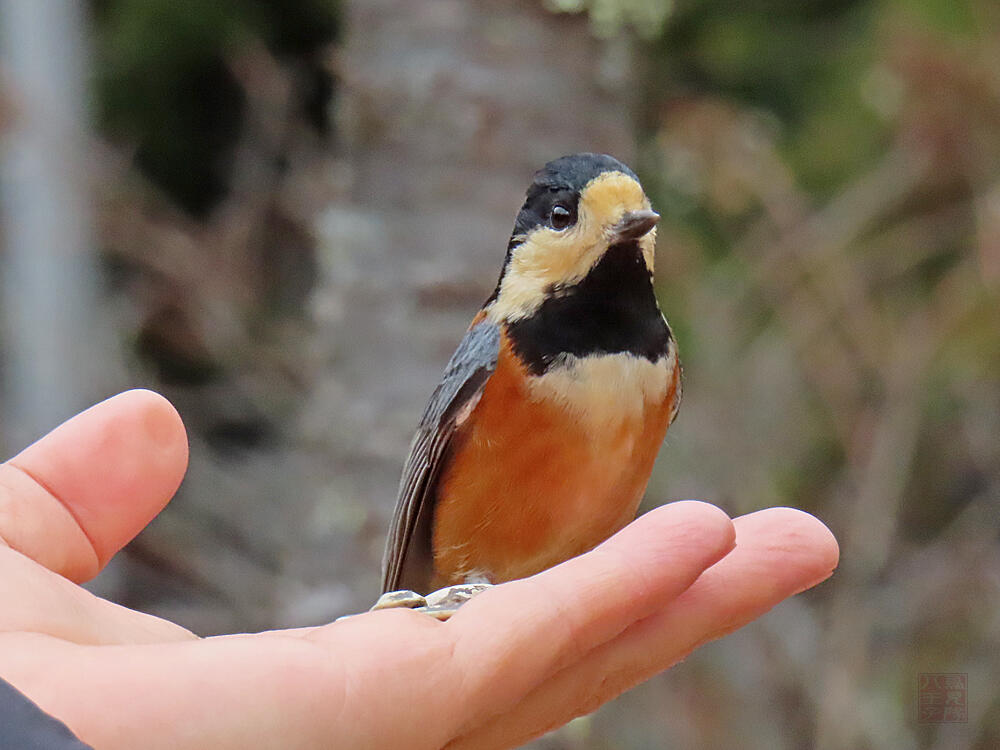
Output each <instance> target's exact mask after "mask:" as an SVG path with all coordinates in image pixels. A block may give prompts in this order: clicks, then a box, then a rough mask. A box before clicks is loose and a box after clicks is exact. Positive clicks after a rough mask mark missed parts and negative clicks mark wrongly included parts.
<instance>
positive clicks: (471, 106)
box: [304, 0, 633, 606]
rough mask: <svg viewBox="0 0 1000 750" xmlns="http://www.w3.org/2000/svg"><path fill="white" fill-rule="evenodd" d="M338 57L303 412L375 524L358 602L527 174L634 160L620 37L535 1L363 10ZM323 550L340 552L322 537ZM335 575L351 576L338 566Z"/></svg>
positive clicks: (352, 6)
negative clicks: (575, 159)
mask: <svg viewBox="0 0 1000 750" xmlns="http://www.w3.org/2000/svg"><path fill="white" fill-rule="evenodd" d="M346 12H347V14H348V17H347V19H346V20H347V24H346V25H347V36H346V40H345V45H344V47H343V48H342V49H341V50H339V52H338V54H337V55H336V60H335V65H336V73H337V75H338V78H339V81H340V86H341V89H340V92H341V93H340V95H339V101H338V105H337V107H338V108H337V116H336V122H337V129H338V136H339V138H340V150H339V154H338V156H339V160H338V161H339V164H338V178H339V180H340V186H341V191H342V197H341V198H340V199H339V200H337V201H336V202H335V203H334V204H333V205H331V206H330V207H329V209H328V210H327V211H326V212H325V213H324V214H323V215H322V216H321V217H320V219H319V221H318V228H319V234H320V236H321V244H322V253H321V258H322V260H321V263H322V279H321V281H320V285H319V287H320V288H319V291H318V292H317V295H316V299H315V302H316V308H315V309H316V313H317V316H318V318H319V320H320V321H321V331H322V333H321V338H322V339H323V340H325V341H327V342H328V343H329V345H330V346H331V352H330V360H331V367H330V368H329V369H328V371H327V377H326V378H325V381H324V382H322V383H321V384H320V385H319V387H318V388H317V390H316V392H315V394H314V396H313V398H312V402H311V404H310V406H309V408H307V409H306V410H305V411H304V414H305V418H304V422H305V425H304V433H305V434H306V435H310V434H314V435H321V436H322V439H321V440H318V441H317V442H316V443H315V444H316V445H320V446H322V447H323V451H324V453H326V454H327V458H328V461H329V463H328V464H327V465H328V467H329V469H330V472H331V473H330V475H329V477H328V481H329V482H330V486H331V487H333V488H336V491H333V492H330V493H328V497H329V500H328V502H329V503H331V504H336V505H339V506H340V507H351V506H354V507H358V508H359V516H360V517H363V518H364V519H365V522H364V524H363V528H361V543H362V545H363V547H362V548H361V549H360V550H358V552H357V553H356V554H355V555H354V559H355V560H357V559H361V560H362V561H363V564H364V568H363V569H362V570H361V571H358V573H359V577H355V576H351V580H356V581H357V583H358V584H360V588H359V589H358V590H357V596H358V599H357V604H358V605H359V606H364V605H365V604H366V603H368V602H369V601H370V600H371V598H372V597H374V595H375V594H376V593H377V591H376V586H377V575H378V568H379V561H380V557H381V552H382V542H383V535H384V532H385V528H386V525H387V519H388V516H389V514H390V513H391V509H392V506H393V503H394V499H395V493H396V484H397V482H398V477H399V471H400V467H401V464H402V460H403V458H404V456H405V453H406V450H407V447H408V445H409V441H410V438H411V436H412V432H413V430H414V428H415V425H416V423H417V419H418V418H419V414H420V412H421V411H422V409H423V407H424V404H425V402H426V400H427V398H428V397H429V395H430V393H431V391H432V389H433V387H434V385H435V384H436V383H437V380H438V378H439V377H440V374H441V372H442V371H443V367H444V364H445V362H446V361H447V359H448V357H449V356H450V354H451V352H452V350H453V348H454V346H455V345H456V344H457V342H458V340H459V339H460V338H461V336H462V334H463V333H464V330H465V328H466V327H467V326H468V323H469V321H470V320H471V318H472V316H473V315H474V314H475V312H476V311H477V310H478V309H479V306H480V305H481V304H482V302H483V301H484V300H485V299H486V297H487V296H488V295H489V293H490V291H491V290H492V288H493V285H494V284H495V282H496V278H497V275H498V274H499V271H500V264H501V262H502V260H503V257H504V253H505V248H506V243H507V239H508V237H509V235H510V231H511V227H512V225H513V220H514V216H515V214H516V212H517V210H518V208H519V207H520V205H521V202H522V200H523V196H524V191H525V189H526V187H527V185H528V182H529V180H530V178H531V176H532V173H533V172H534V170H536V169H537V168H539V167H540V166H541V165H542V164H544V163H545V162H546V161H548V160H550V159H553V158H555V157H558V156H561V155H563V154H566V153H570V152H574V151H607V152H610V153H613V154H616V155H617V156H619V157H621V158H622V159H625V160H629V159H631V158H632V156H633V128H632V119H631V113H632V104H633V103H632V93H633V87H632V81H631V80H630V79H629V77H628V76H629V75H630V70H631V66H630V60H629V48H628V45H627V42H626V41H625V40H624V39H621V38H619V39H617V40H615V41H613V42H602V41H599V40H597V39H595V38H594V36H593V35H592V34H591V33H590V29H589V27H588V21H587V19H586V17H585V16H568V15H555V14H551V13H549V12H547V11H545V10H544V9H543V7H542V3H540V2H538V1H537V0H522V1H521V2H493V1H488V0H482V1H480V2H461V1H459V0H354V1H353V2H348V3H347V4H346ZM318 542H319V544H318V547H317V550H316V552H315V553H313V554H314V555H315V556H316V557H318V558H320V559H323V558H329V557H330V555H331V553H332V552H333V550H332V549H331V545H330V544H329V539H324V538H322V537H320V538H319V540H318ZM336 563H337V564H336V565H335V566H331V567H330V568H329V575H330V576H344V575H345V572H346V571H345V567H344V566H345V565H349V564H351V563H350V562H349V561H346V560H343V559H341V560H337V561H336Z"/></svg>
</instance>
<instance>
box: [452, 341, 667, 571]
mask: <svg viewBox="0 0 1000 750" xmlns="http://www.w3.org/2000/svg"><path fill="white" fill-rule="evenodd" d="M621 356H622V357H625V356H626V355H621ZM622 361H623V363H624V362H625V360H624V359H623V360H622ZM606 364H607V363H606ZM610 365H611V366H612V367H613V366H614V362H613V361H612V362H611V363H610ZM623 367H624V364H623ZM605 369H606V368H605ZM625 369H628V368H625ZM679 370H680V368H679V367H678V366H677V365H676V360H673V359H671V360H670V361H669V363H666V362H664V363H663V370H662V380H663V382H662V384H661V387H659V389H658V390H656V389H654V390H656V392H655V394H654V395H653V396H652V397H651V398H647V399H646V400H645V401H642V402H640V403H641V408H632V409H622V410H620V412H621V413H620V414H619V413H617V412H612V411H610V410H609V409H608V404H607V403H597V401H598V400H599V399H600V397H601V396H602V394H598V395H595V393H594V389H593V388H590V389H586V388H584V389H573V388H570V389H568V390H567V389H565V388H563V389H562V390H560V391H559V392H558V394H557V396H558V397H554V396H550V395H547V394H546V389H545V388H541V389H540V388H539V387H538V385H539V382H538V381H539V380H540V379H537V378H536V379H532V378H531V377H530V376H529V375H528V374H527V372H526V371H525V369H524V368H523V366H522V365H521V363H520V362H519V360H518V359H517V357H516V356H514V354H513V352H512V350H511V348H510V344H509V342H508V340H507V339H506V337H504V338H503V340H502V344H501V349H500V354H499V358H498V361H497V369H496V372H495V373H494V374H493V376H492V377H491V378H490V380H489V381H488V383H487V384H486V386H485V388H484V391H483V395H482V398H481V399H480V401H479V403H478V404H477V405H476V407H475V409H474V410H473V412H472V413H471V415H470V416H469V418H468V420H467V422H466V423H465V424H464V425H463V426H462V428H461V432H460V436H459V438H458V440H459V442H458V443H457V445H456V448H455V451H454V453H453V454H452V459H451V461H450V462H449V465H448V467H447V468H446V469H445V470H444V474H443V475H442V477H441V482H440V484H439V489H438V500H437V507H436V511H435V517H434V531H433V534H434V536H433V547H434V567H435V574H436V579H435V582H434V583H435V587H439V586H445V585H450V584H453V583H460V582H463V581H465V580H467V579H468V578H470V577H485V578H486V579H488V580H491V581H493V582H500V581H506V580H511V579H514V578H521V577H524V576H527V575H531V574H533V573H536V572H538V571H540V570H544V569H545V568H548V567H551V566H552V565H555V564H556V563H559V562H562V561H563V560H566V559H568V558H570V557H573V556H575V555H578V554H580V553H582V552H585V551H587V550H589V549H591V548H592V547H594V546H595V545H597V544H599V543H600V542H601V541H603V540H604V539H606V538H607V537H608V536H610V535H611V534H613V533H614V532H615V531H617V530H618V529H620V528H621V527H622V526H624V525H625V524H626V523H628V522H629V521H630V520H632V518H633V517H634V516H635V512H636V509H637V507H638V505H639V502H640V500H641V499H642V494H643V492H644V491H645V488H646V484H647V483H648V481H649V474H650V471H651V470H652V466H653V461H654V460H655V458H656V454H657V452H658V450H659V447H660V444H661V443H662V441H663V436H664V434H665V432H666V430H667V427H668V425H669V423H670V420H671V418H672V416H673V412H674V404H675V400H676V398H677V397H678V387H679ZM629 371H631V370H629ZM546 377H549V376H548V374H546V375H543V376H542V379H544V378H546ZM581 377H582V376H581ZM648 379H649V376H648V375H647V376H646V380H648ZM533 381H534V382H533ZM552 382H554V383H555V382H558V381H557V380H556V379H553V381H552ZM629 382H630V381H628V379H627V378H625V379H620V380H616V381H615V382H613V383H610V384H608V387H609V388H612V389H613V388H615V387H619V386H620V387H622V388H627V387H628V386H629ZM603 395H605V396H606V394H603ZM612 395H613V394H612ZM621 397H622V399H623V402H624V401H626V400H631V402H632V403H633V404H634V402H635V399H636V394H635V393H622V394H621ZM640 398H642V396H641V394H640ZM572 399H579V400H580V402H571V400H572ZM588 399H592V400H594V404H593V405H592V406H593V410H591V409H590V405H588V403H587V402H586V401H587V400H588ZM604 400H607V399H606V398H605V399H604ZM602 410H603V411H602ZM591 411H593V412H594V413H603V412H607V413H609V414H612V416H609V417H607V418H602V419H601V420H600V421H594V420H593V419H588V416H589V415H590V413H591Z"/></svg>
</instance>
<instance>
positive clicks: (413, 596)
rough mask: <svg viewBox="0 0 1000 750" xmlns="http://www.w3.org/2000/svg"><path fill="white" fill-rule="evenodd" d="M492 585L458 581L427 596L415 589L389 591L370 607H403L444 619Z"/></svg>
mask: <svg viewBox="0 0 1000 750" xmlns="http://www.w3.org/2000/svg"><path fill="white" fill-rule="evenodd" d="M492 585H493V584H490V583H460V584H457V585H455V586H446V587H445V588H443V589H438V590H437V591H435V592H433V593H430V594H428V595H427V596H421V595H420V594H418V593H417V592H416V591H389V592H387V593H385V594H382V596H380V597H379V600H378V601H377V602H375V605H374V606H373V607H372V611H373V612H374V611H375V610H377V609H396V608H398V607H405V608H407V609H413V610H416V611H417V612H423V613H424V614H425V615H430V616H431V617H433V618H435V619H437V620H442V621H444V620H447V619H448V618H450V617H451V616H452V615H453V614H455V613H456V612H457V611H458V608H459V607H461V606H462V605H463V604H465V603H466V602H467V601H469V599H471V598H472V597H474V596H475V595H476V594H480V593H482V592H483V591H485V590H486V589H488V588H490V587H491V586H492Z"/></svg>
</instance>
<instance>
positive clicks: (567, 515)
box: [376, 153, 681, 619]
mask: <svg viewBox="0 0 1000 750" xmlns="http://www.w3.org/2000/svg"><path fill="white" fill-rule="evenodd" d="M659 218H660V217H659V214H657V213H656V212H655V211H653V210H652V208H651V204H650V201H649V199H648V198H647V197H646V194H645V192H644V190H643V188H642V186H641V184H640V182H639V178H638V177H637V176H636V174H635V172H633V171H632V170H631V169H630V168H629V167H628V166H626V165H625V164H623V163H622V162H620V161H619V160H617V159H615V158H614V157H612V156H608V155H606V154H596V153H578V154H572V155H569V156H563V157H561V158H558V159H555V160H553V161H550V162H548V163H547V164H546V165H545V166H544V167H542V168H541V169H540V170H538V171H537V172H536V173H535V174H534V177H533V179H532V181H531V184H530V185H529V187H528V190H527V192H526V195H525V200H524V204H523V205H522V206H521V209H520V211H519V212H518V214H517V218H516V220H515V223H514V229H513V232H512V234H511V236H510V240H509V242H508V243H507V252H506V256H505V258H504V262H503V267H502V270H501V273H500V278H499V280H498V282H497V286H496V288H495V290H494V291H493V293H492V294H491V295H490V297H489V298H488V299H487V300H486V302H485V304H484V305H483V307H482V308H481V309H480V311H479V312H478V314H476V315H475V317H474V318H473V320H472V323H471V325H470V326H469V328H468V329H467V331H466V333H465V335H464V337H463V338H462V340H461V342H460V343H459V344H458V347H457V349H456V350H455V353H454V354H453V355H452V357H451V359H450V360H449V362H448V364H447V366H446V368H445V372H444V375H443V377H442V379H441V382H440V384H439V385H438V386H437V387H436V388H435V389H434V392H433V394H432V395H431V398H430V401H429V402H428V404H427V407H426V409H425V410H424V412H423V416H422V417H421V419H420V422H419V426H418V428H417V431H416V434H415V435H414V437H413V441H412V443H411V446H410V450H409V455H408V457H407V459H406V461H405V464H404V468H403V472H402V477H401V480H400V485H399V492H398V497H397V501H396V506H395V510H394V512H393V515H392V520H391V524H390V529H389V534H388V538H387V541H386V547H385V555H384V559H383V565H382V591H383V599H381V600H380V602H382V601H383V600H385V602H386V603H385V605H384V606H400V605H399V604H398V602H400V601H402V600H403V599H405V600H406V601H405V603H403V604H402V605H401V606H419V605H421V604H424V603H426V600H425V598H424V595H426V594H429V593H430V592H431V591H435V590H441V589H444V590H447V587H456V588H458V587H461V586H463V585H466V584H473V585H474V592H475V591H478V590H480V589H482V588H483V587H486V586H489V585H495V584H499V583H503V582H506V581H510V580H514V579H518V578H523V577H527V576H530V575H533V574H535V573H537V572H539V571H542V570H545V569H546V568H549V567H551V566H553V565H556V564H557V563H560V562H562V561H564V560H567V559H569V558H571V557H575V556H576V555H579V554H581V553H583V552H586V551H588V550H590V549H592V548H593V547H595V546H596V545H598V544H599V543H600V542H602V541H604V540H605V539H607V538H608V537H609V536H611V535H612V534H614V533H615V532H616V531H618V530H619V529H620V528H622V527H623V526H625V525H626V524H627V523H629V522H630V521H631V520H632V519H633V518H634V517H635V514H636V512H637V511H638V507H639V503H640V501H641V499H642V497H643V495H644V493H645V490H646V486H647V484H648V482H649V477H650V473H651V471H652V467H653V462H654V460H655V458H656V456H657V454H658V452H659V448H660V445H661V444H662V442H663V440H664V436H665V434H666V431H667V428H668V427H669V426H670V424H671V423H672V422H673V421H674V418H675V417H676V415H677V409H678V406H679V404H680V399H681V365H680V361H679V359H678V353H677V344H676V341H675V338H674V335H673V333H672V332H671V329H670V326H669V325H668V323H667V321H666V319H665V317H664V316H663V314H662V313H661V311H660V307H659V304H658V302H657V299H656V296H655V293H654V286H653V266H654V254H655V242H656V225H657V222H658V221H659ZM479 584H482V585H481V586H480V585H479ZM397 592H405V594H406V595H411V594H413V595H415V597H406V596H404V597H403V598H402V599H401V598H400V595H399V593H397ZM378 606H380V605H378V604H377V605H376V607H378ZM442 619H443V618H442Z"/></svg>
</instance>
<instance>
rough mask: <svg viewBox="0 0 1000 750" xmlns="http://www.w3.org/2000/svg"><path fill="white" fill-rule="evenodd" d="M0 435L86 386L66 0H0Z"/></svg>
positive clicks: (74, 100) (40, 418)
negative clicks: (5, 111)
mask: <svg viewBox="0 0 1000 750" xmlns="http://www.w3.org/2000/svg"><path fill="white" fill-rule="evenodd" d="M0 13H2V15H0V45H2V55H3V74H4V98H5V99H6V101H5V106H6V107H7V108H9V110H10V112H9V115H8V118H7V119H8V129H7V131H6V132H5V133H4V134H3V139H2V152H0V154H2V159H0V188H2V201H0V207H2V212H3V214H2V230H3V243H4V247H3V254H2V256H0V303H2V307H0V324H2V343H3V349H2V353H0V368H2V369H0V373H2V376H3V378H2V384H3V386H2V395H3V398H2V401H0V419H2V422H0V441H2V446H0V447H2V448H3V449H4V450H5V452H8V453H9V452H11V451H13V450H16V449H17V448H18V447H20V446H22V445H24V444H25V443H26V442H28V441H31V440H33V439H35V438H37V437H38V436H39V435H41V434H42V433H44V432H45V431H47V430H48V429H50V428H51V427H53V426H54V425H55V424H57V423H58V422H60V421H62V420H64V419H66V418H67V417H68V416H70V415H71V414H73V413H74V412H75V411H77V410H78V409H80V408H81V407H83V406H85V405H86V402H87V400H88V399H89V398H90V397H92V395H93V391H94V388H93V379H92V378H93V375H92V373H93V372H94V371H95V369H96V367H97V365H98V363H97V360H98V359H99V358H100V355H99V354H98V353H97V352H96V351H95V346H96V343H97V342H96V340H95V337H94V336H93V330H94V325H93V315H94V310H95V302H96V283H95V278H96V274H95V269H94V254H93V250H92V240H91V236H92V235H91V231H92V230H91V220H90V215H89V206H88V201H87V198H88V195H89V192H90V191H89V189H88V185H87V175H86V171H85V156H86V125H87V107H86V96H85V90H86V73H87V69H88V64H87V63H88V60H87V55H86V53H85V49H86V17H85V11H84V7H83V4H82V3H79V2H75V1H73V0H2V4H0Z"/></svg>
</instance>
